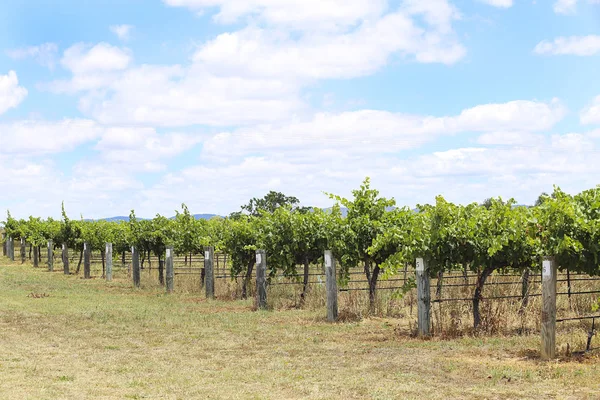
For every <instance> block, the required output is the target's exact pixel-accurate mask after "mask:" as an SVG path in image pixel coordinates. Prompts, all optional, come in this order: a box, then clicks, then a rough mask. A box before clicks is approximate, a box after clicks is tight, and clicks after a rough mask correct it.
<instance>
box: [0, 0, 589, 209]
mask: <svg viewBox="0 0 600 400" xmlns="http://www.w3.org/2000/svg"><path fill="white" fill-rule="evenodd" d="M12 3H14V4H9V5H2V6H0V171H1V172H2V173H1V174H0V185H1V187H2V188H3V190H2V193H3V194H2V196H1V197H0V212H2V213H4V212H5V211H6V210H7V209H10V210H11V212H12V213H13V214H14V215H16V216H19V217H27V216H28V215H30V214H33V215H40V216H58V215H59V213H60V203H61V201H63V200H64V202H65V205H66V207H67V210H68V212H69V213H70V214H72V215H74V216H79V215H83V216H84V217H86V218H100V217H106V216H113V215H127V214H128V212H129V210H131V209H135V210H136V212H137V214H138V215H140V216H146V217H149V216H152V215H154V214H156V213H161V214H165V215H172V214H174V210H175V209H176V208H178V207H179V206H180V204H181V203H183V202H185V203H186V204H187V205H188V206H189V207H190V209H192V210H193V211H194V212H195V213H220V214H227V213H229V212H231V211H235V210H237V209H238V208H239V206H240V205H241V204H244V203H246V202H247V200H248V199H249V198H251V197H255V196H262V195H264V194H265V193H266V192H267V191H268V190H278V191H282V192H284V193H286V194H288V195H294V196H297V197H298V198H300V199H301V201H302V202H303V203H304V204H306V205H317V206H324V207H325V206H329V205H330V203H331V201H330V200H329V199H328V198H327V196H325V195H324V194H323V192H333V193H338V194H342V195H349V194H350V191H351V190H352V189H353V188H356V187H358V185H359V184H360V182H361V181H362V180H363V179H364V177H365V176H370V177H371V179H372V182H373V185H374V186H375V187H376V188H378V189H379V190H380V191H381V192H382V194H383V195H385V196H388V197H394V198H396V200H397V201H398V203H399V204H402V205H409V206H414V205H415V204H417V203H425V202H431V201H433V200H434V197H435V196H436V195H438V194H441V195H444V196H445V197H447V198H448V199H449V200H452V201H456V202H461V203H467V202H472V201H481V200H483V199H485V198H486V197H490V196H498V195H500V196H502V197H505V198H507V197H514V198H516V199H517V201H519V202H520V203H531V202H533V201H534V200H535V198H536V197H537V195H538V194H539V193H540V192H542V191H546V192H548V191H551V190H552V187H553V185H554V184H556V185H559V186H561V187H562V188H563V189H565V190H567V191H569V192H577V191H580V190H582V189H586V188H589V187H593V186H594V185H596V184H598V183H600V182H599V181H598V176H599V172H600V161H599V159H598V150H597V146H598V145H599V139H598V138H600V83H599V81H598V79H597V76H598V72H597V71H598V69H599V66H600V0H557V1H540V0H536V1H531V0H528V1H520V0H461V1H458V0H457V1H451V0H399V1H396V0H394V1H392V0H390V1H386V0H345V1H341V0H302V1H301V0H285V1H284V0H162V1H161V0H144V1H142V0H127V1H117V0H110V1H106V0H104V1H100V0H97V1H94V0H91V1H86V2H76V1H68V0H58V1H42V0H38V1H23V2H20V3H19V2H12Z"/></svg>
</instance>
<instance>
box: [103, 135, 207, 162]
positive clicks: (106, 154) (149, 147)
mask: <svg viewBox="0 0 600 400" xmlns="http://www.w3.org/2000/svg"><path fill="white" fill-rule="evenodd" d="M200 141H201V137H200V136H198V135H191V134H182V133H168V134H163V135H160V134H158V133H157V132H156V130H155V129H153V128H123V127H112V128H107V129H106V131H105V132H104V134H103V135H102V138H101V139H100V141H99V142H98V143H97V144H96V147H95V148H96V150H98V151H99V152H100V153H101V157H102V158H103V159H104V160H106V161H108V162H111V163H116V164H121V165H122V166H123V168H125V169H128V170H145V171H151V172H156V171H161V170H163V169H165V168H166V165H165V164H163V162H164V161H165V160H166V159H169V158H172V157H174V156H176V155H178V154H180V153H182V152H183V151H185V150H188V149H190V148H192V147H194V146H195V145H196V144H198V143H200Z"/></svg>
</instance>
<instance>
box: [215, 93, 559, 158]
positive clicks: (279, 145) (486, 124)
mask: <svg viewBox="0 0 600 400" xmlns="http://www.w3.org/2000/svg"><path fill="white" fill-rule="evenodd" d="M564 115H565V109H564V106H562V104H561V103H560V102H559V101H558V100H552V101H551V102H549V103H542V102H533V101H525V100H521V101H511V102H507V103H501V104H485V105H480V106H476V107H472V108H469V109H466V110H463V111H462V112H461V113H460V114H459V115H456V116H447V117H434V116H419V115H406V114H400V113H391V112H387V111H377V110H361V111H354V112H344V113H338V114H334V113H319V114H316V115H315V116H314V118H312V119H311V120H299V121H293V122H291V123H289V124H282V125H273V124H271V125H262V126H257V127H250V128H241V129H238V130H235V131H233V132H222V133H219V134H217V135H215V136H213V137H212V138H210V139H208V140H207V141H206V142H205V143H204V144H203V155H204V156H205V157H207V158H208V159H216V160H221V161H226V160H229V159H233V158H236V157H238V158H239V157H243V156H244V155H245V154H262V153H263V152H266V153H267V154H268V153H269V152H276V153H277V154H285V155H286V156H287V157H294V158H295V159H296V160H300V159H302V158H304V157H308V159H310V157H313V156H315V154H319V153H323V152H328V153H329V154H335V157H340V158H344V157H348V156H350V157H351V156H354V155H357V154H371V155H372V154H390V153H397V152H398V151H402V150H406V149H413V148H417V147H420V146H421V145H423V144H424V143H426V142H429V141H432V140H434V139H435V138H436V137H438V136H441V135H451V134H457V133H464V132H490V133H492V134H493V135H495V138H493V137H491V136H490V137H487V139H484V140H487V141H488V142H487V143H486V144H492V143H493V144H499V139H498V132H499V131H508V132H516V131H521V132H524V133H522V134H521V136H523V137H525V136H526V135H532V134H531V133H529V132H539V131H544V130H547V129H550V128H552V127H553V126H554V125H555V124H556V123H557V122H558V121H560V120H561V119H562V118H563V117H564ZM492 139H495V140H492ZM512 142H515V139H514V138H513V140H512ZM503 144H510V143H509V142H507V141H506V140H505V142H504V143H503Z"/></svg>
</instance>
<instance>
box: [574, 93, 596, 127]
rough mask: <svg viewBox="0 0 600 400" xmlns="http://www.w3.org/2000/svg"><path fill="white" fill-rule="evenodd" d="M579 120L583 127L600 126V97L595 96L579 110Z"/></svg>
mask: <svg viewBox="0 0 600 400" xmlns="http://www.w3.org/2000/svg"><path fill="white" fill-rule="evenodd" d="M579 119H580V122H581V123H582V124H584V125H589V124H600V96H596V97H595V98H594V99H593V100H592V102H591V103H590V104H589V105H588V106H587V107H585V108H584V109H583V110H581V113H580V115H579Z"/></svg>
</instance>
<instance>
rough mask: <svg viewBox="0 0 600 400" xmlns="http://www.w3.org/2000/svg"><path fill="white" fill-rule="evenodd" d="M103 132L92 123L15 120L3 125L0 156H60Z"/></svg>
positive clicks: (0, 134)
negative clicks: (57, 154) (54, 154)
mask: <svg viewBox="0 0 600 400" xmlns="http://www.w3.org/2000/svg"><path fill="white" fill-rule="evenodd" d="M101 131H102V129H101V128H100V127H99V126H98V125H97V124H96V123H95V122H94V121H92V120H86V119H64V120H62V121H37V120H26V121H14V122H6V123H0V143H2V146H0V154H23V155H40V154H52V153H61V152H67V151H70V150H73V149H74V148H75V147H77V146H79V145H81V144H83V143H86V142H89V141H91V140H93V139H95V138H97V137H99V135H100V134H101ZM15 137H16V138H18V140H11V138H15Z"/></svg>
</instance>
